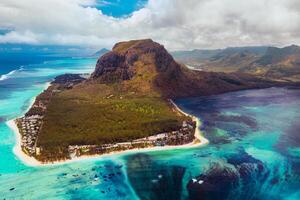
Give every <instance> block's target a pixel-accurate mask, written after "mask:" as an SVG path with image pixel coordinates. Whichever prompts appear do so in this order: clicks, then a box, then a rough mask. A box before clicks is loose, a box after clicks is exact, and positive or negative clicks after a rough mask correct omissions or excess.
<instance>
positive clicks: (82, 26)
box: [0, 0, 300, 49]
mask: <svg viewBox="0 0 300 200" xmlns="http://www.w3.org/2000/svg"><path fill="white" fill-rule="evenodd" d="M102 2H106V1H102ZM98 3H99V1H98ZM96 4H97V1H95V0H43V1H40V0H22V1H20V0H1V2H0V28H2V27H5V28H9V29H11V30H13V31H12V32H9V33H6V34H5V35H0V42H1V43H4V42H12V43H15V42H24V43H40V44H72V45H86V46H99V47H111V46H112V45H113V44H114V43H115V42H118V41H120V40H128V39H140V38H152V39H154V40H156V41H158V42H160V43H163V44H164V45H165V46H166V47H167V48H169V49H191V48H219V47H225V46H242V45H269V44H271V45H287V44H291V43H296V44H300V26H299V22H300V3H299V1H297V0H285V1H282V0H252V1H240V0H222V1H221V0H185V1H183V0H149V2H148V3H147V4H146V6H145V7H144V8H142V9H140V10H139V11H136V12H134V13H133V14H132V15H131V16H129V17H127V18H113V17H110V16H105V15H103V14H102V13H101V11H99V10H97V9H96V8H91V7H89V6H92V5H96Z"/></svg>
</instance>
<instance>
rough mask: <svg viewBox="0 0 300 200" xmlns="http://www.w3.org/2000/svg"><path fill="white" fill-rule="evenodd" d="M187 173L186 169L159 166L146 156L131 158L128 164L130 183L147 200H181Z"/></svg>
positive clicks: (140, 155)
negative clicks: (183, 181)
mask: <svg viewBox="0 0 300 200" xmlns="http://www.w3.org/2000/svg"><path fill="white" fill-rule="evenodd" d="M185 171H186V169H185V168H184V167H180V166H164V165H160V164H157V163H156V162H154V161H153V160H152V159H151V158H150V156H148V155H146V154H137V155H133V156H131V157H130V158H129V159H128V164H127V175H128V178H129V180H130V183H131V185H132V186H133V188H134V189H135V192H136V194H137V195H138V196H139V197H140V199H145V200H147V199H149V200H150V199H156V200H160V199H172V200H177V199H178V200H179V199H181V196H182V179H183V176H184V174H185Z"/></svg>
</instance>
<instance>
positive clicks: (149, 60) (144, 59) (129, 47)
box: [91, 39, 179, 83]
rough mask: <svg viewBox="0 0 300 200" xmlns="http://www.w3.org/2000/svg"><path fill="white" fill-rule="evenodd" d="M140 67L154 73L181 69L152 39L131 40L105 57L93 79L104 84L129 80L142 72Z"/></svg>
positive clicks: (97, 66) (118, 46) (119, 45)
mask: <svg viewBox="0 0 300 200" xmlns="http://www.w3.org/2000/svg"><path fill="white" fill-rule="evenodd" d="M140 66H144V67H145V68H147V67H148V68H149V70H150V71H153V72H154V73H155V72H162V71H166V70H167V69H168V68H172V67H173V68H174V67H175V68H176V67H179V66H178V64H177V63H176V62H175V61H174V59H173V58H172V56H171V55H170V54H169V53H168V52H167V50H166V49H165V48H164V46H163V45H160V44H158V43H156V42H154V41H152V40H151V39H145V40H131V41H126V42H119V43H117V44H116V45H115V46H114V47H113V49H112V51H110V52H108V53H106V54H105V55H103V56H102V57H101V58H100V59H99V60H98V61H97V65H96V69H95V71H94V73H93V74H92V76H91V78H92V79H93V80H97V81H99V82H102V83H113V82H119V81H123V80H129V79H131V78H132V77H133V76H135V75H136V74H138V73H139V71H141V70H140V68H141V67H140ZM150 68H151V69H150Z"/></svg>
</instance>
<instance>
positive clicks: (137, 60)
mask: <svg viewBox="0 0 300 200" xmlns="http://www.w3.org/2000/svg"><path fill="white" fill-rule="evenodd" d="M90 80H91V81H93V82H97V83H104V84H112V83H120V84H124V85H126V87H127V88H133V87H135V88H139V87H144V88H148V92H149V91H154V92H156V93H157V92H158V93H159V94H160V95H161V96H163V97H167V98H172V97H187V96H200V95H210V94H218V93H222V92H228V91H234V90H239V89H246V88H258V87H267V86H270V85H272V84H273V83H272V82H270V81H267V80H265V79H260V78H256V77H254V76H250V75H245V74H241V73H238V74H237V73H234V74H225V73H213V72H201V71H193V70H190V69H188V68H186V67H185V66H183V65H180V64H178V63H176V62H175V60H174V59H173V57H172V56H171V55H170V54H169V53H168V52H167V50H166V49H165V48H164V47H163V46H162V45H160V44H158V43H156V42H153V41H152V40H150V39H146V40H133V41H128V42H121V43H117V44H116V45H115V46H114V47H113V49H112V51H111V52H109V53H107V54H105V55H103V56H102V57H101V58H100V59H99V60H98V62H97V65H96V69H95V71H94V73H93V74H92V76H91V78H90Z"/></svg>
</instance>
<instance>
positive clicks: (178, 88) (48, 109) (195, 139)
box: [15, 39, 290, 163]
mask: <svg viewBox="0 0 300 200" xmlns="http://www.w3.org/2000/svg"><path fill="white" fill-rule="evenodd" d="M285 84H286V83H283V82H275V81H273V80H269V79H267V78H263V77H257V76H254V75H249V74H244V73H217V72H204V71H195V70H191V69H188V68H187V67H186V66H184V65H181V64H178V63H177V62H175V60H174V59H173V57H172V56H171V55H170V54H169V53H168V52H167V50H166V49H165V48H164V47H163V46H162V45H160V44H158V43H156V42H154V41H152V40H150V39H146V40H132V41H128V42H121V43H117V44H116V45H115V46H114V48H113V49H112V51H110V52H108V53H106V54H104V55H103V56H101V57H100V58H99V60H98V61H97V64H96V68H95V71H94V72H93V73H92V74H91V75H90V76H87V75H80V74H65V75H61V76H58V77H56V78H55V80H54V81H53V82H52V83H51V85H50V86H49V87H48V88H47V89H46V90H45V91H44V92H42V93H41V94H40V95H39V96H37V97H36V99H35V102H34V104H33V105H32V106H31V108H30V109H29V111H28V112H27V113H26V114H25V115H24V116H23V117H20V118H18V119H16V120H15V122H16V125H17V127H18V131H19V133H20V144H18V145H20V147H21V150H22V151H23V152H24V153H25V154H26V155H28V156H29V157H31V158H33V159H36V160H37V161H39V162H40V163H51V162H57V161H65V160H70V159H75V158H78V157H82V156H90V155H103V154H108V153H112V152H122V151H126V150H130V149H143V148H153V147H163V148H165V147H185V146H194V145H200V144H206V143H207V142H208V141H207V140H206V139H205V138H203V137H201V135H200V134H199V132H198V131H199V126H200V122H199V120H197V119H196V118H195V117H193V116H191V115H188V114H186V113H184V112H183V111H181V110H180V109H179V108H178V107H177V106H176V104H175V103H174V102H173V99H176V98H184V97H195V96H204V95H214V94H220V93H224V92H230V91H237V90H244V89H254V88H266V87H271V86H282V85H285ZM289 84H290V83H289Z"/></svg>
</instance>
